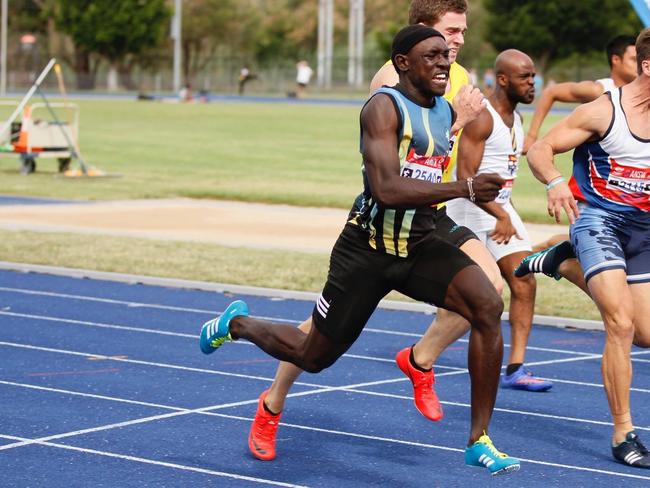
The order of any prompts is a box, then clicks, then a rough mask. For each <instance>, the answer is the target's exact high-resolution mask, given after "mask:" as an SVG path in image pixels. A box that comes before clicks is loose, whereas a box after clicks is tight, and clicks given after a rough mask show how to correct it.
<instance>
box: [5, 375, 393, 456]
mask: <svg viewBox="0 0 650 488" xmlns="http://www.w3.org/2000/svg"><path fill="white" fill-rule="evenodd" d="M396 381H402V378H399V379H398V380H394V379H389V380H379V381H369V382H364V383H357V384H352V385H344V386H326V387H321V386H316V389H315V390H311V391H306V392H300V393H297V394H294V395H290V396H303V395H315V394H319V393H328V392H332V391H340V390H345V389H346V388H363V387H364V386H377V385H381V384H387V383H394V382H396ZM256 402H257V400H245V401H243V402H242V401H240V402H232V403H225V404H220V405H212V406H209V407H202V408H196V409H183V410H177V411H174V412H172V413H164V414H159V415H152V416H149V417H143V418H139V419H133V420H126V421H123V422H117V423H112V424H107V425H102V426H98V427H91V428H88V429H81V430H75V431H72V432H66V433H63V434H54V435H50V436H47V437H41V438H39V439H35V440H34V439H32V441H29V442H17V443H14V444H7V445H4V446H0V451H3V450H6V449H13V448H15V447H21V446H23V445H27V444H30V443H33V442H35V441H43V442H47V441H52V440H56V439H62V438H65V437H71V436H77V435H83V434H88V433H94V432H100V431H103V430H110V429H115V428H121V427H127V426H130V425H135V424H141V423H145V422H151V421H155V420H161V419H167V418H171V417H178V416H180V415H188V414H195V413H204V412H210V411H213V410H220V409H226V408H233V407H239V406H242V405H248V404H250V403H256Z"/></svg>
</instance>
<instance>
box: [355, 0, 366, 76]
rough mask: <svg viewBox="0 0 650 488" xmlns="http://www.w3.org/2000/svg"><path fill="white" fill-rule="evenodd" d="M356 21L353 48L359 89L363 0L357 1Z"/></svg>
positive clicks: (361, 63)
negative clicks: (355, 49) (355, 35)
mask: <svg viewBox="0 0 650 488" xmlns="http://www.w3.org/2000/svg"><path fill="white" fill-rule="evenodd" d="M356 20H357V28H356V34H357V39H356V42H355V46H356V48H357V52H356V61H357V67H356V70H355V71H356V75H357V76H356V80H355V81H356V83H355V85H356V87H357V88H360V87H361V86H363V84H364V83H363V27H364V20H365V19H364V5H363V0H357V15H356Z"/></svg>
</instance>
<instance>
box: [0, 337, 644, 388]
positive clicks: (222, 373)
mask: <svg viewBox="0 0 650 488" xmlns="http://www.w3.org/2000/svg"><path fill="white" fill-rule="evenodd" d="M0 346H6V347H15V348H22V349H31V350H36V351H45V352H53V353H57V354H68V355H73V356H82V357H86V358H87V357H95V358H100V359H104V360H110V361H118V362H124V363H130V364H138V365H144V366H154V367H160V368H168V369H177V370H181V371H189V372H196V373H206V374H213V375H220V376H230V377H234V378H244V379H252V380H260V381H270V382H273V378H270V377H265V376H252V375H246V374H239V373H228V372H225V371H218V370H212V369H203V368H193V367H189V366H179V365H173V364H168V363H157V362H152V361H142V360H137V359H130V358H119V357H113V356H106V355H104V354H94V353H86V352H79V351H70V350H67V349H55V348H49V347H42V346H32V345H29V344H18V343H13V342H3V341H0ZM631 354H633V355H639V354H650V351H636V352H633V353H631ZM600 357H601V356H600V355H592V356H581V357H578V358H564V359H555V360H549V361H538V362H531V363H528V365H530V366H536V365H547V364H557V363H566V362H575V361H585V360H590V359H599V358H600ZM436 367H438V366H436ZM503 368H505V366H502V367H501V369H503ZM467 373H468V370H467V369H460V368H459V369H457V370H454V371H449V372H445V373H437V374H436V376H438V377H442V376H455V375H459V374H467ZM407 380H408V378H406V377H405V376H403V377H400V378H396V379H393V380H389V381H386V382H384V383H387V382H391V383H399V382H403V381H407ZM551 381H557V382H562V383H567V384H575V385H580V386H592V387H596V388H603V385H602V384H597V383H585V382H578V381H575V382H574V381H571V380H558V379H556V378H551ZM295 384H296V385H300V386H308V387H312V388H322V387H323V385H320V384H316V383H307V382H302V381H296V382H295ZM375 384H381V382H376V383H375ZM332 388H338V387H332ZM631 391H637V392H640V393H648V392H649V390H646V389H642V388H631Z"/></svg>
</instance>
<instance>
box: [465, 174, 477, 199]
mask: <svg viewBox="0 0 650 488" xmlns="http://www.w3.org/2000/svg"><path fill="white" fill-rule="evenodd" d="M466 181H467V189H468V190H469V201H470V202H472V203H474V202H476V195H475V194H474V187H473V186H472V182H473V181H474V178H467V180H466Z"/></svg>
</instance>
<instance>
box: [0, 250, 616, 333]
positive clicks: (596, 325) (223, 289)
mask: <svg viewBox="0 0 650 488" xmlns="http://www.w3.org/2000/svg"><path fill="white" fill-rule="evenodd" d="M0 270H4V271H17V272H23V273H41V274H50V275H56V276H66V277H70V278H89V279H96V280H104V281H114V282H120V283H129V284H143V285H152V286H163V287H167V288H184V289H194V290H202V291H213V292H217V293H234V294H242V295H251V296H262V297H269V298H284V299H289V300H303V301H310V302H314V301H316V299H317V298H318V295H319V294H318V293H315V292H308V291H296V290H283V289H279V288H262V287H257V286H244V285H233V284H228V283H212V282H206V281H197V280H184V279H179V278H160V277H156V276H144V275H134V274H125V273H112V272H108V271H94V270H88V269H80V268H64V267H59V266H47V265H42V264H28V263H12V262H7V261H0ZM379 307H380V308H383V309H385V310H398V311H407V312H419V313H425V314H428V315H433V314H434V313H435V312H436V307H434V306H433V305H427V304H424V303H408V302H400V301H396V300H382V301H381V302H380V304H379ZM502 319H503V320H508V313H507V312H504V314H503V315H502ZM533 323H535V324H537V325H548V326H552V327H560V328H567V327H568V328H575V329H583V330H604V327H603V323H602V322H600V321H597V320H583V319H574V318H569V317H554V316H549V315H535V316H534V318H533Z"/></svg>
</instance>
